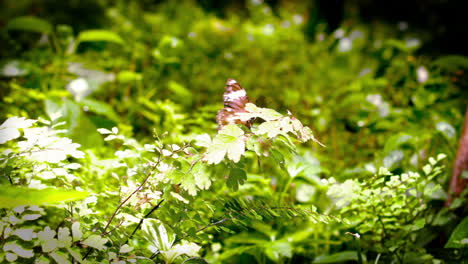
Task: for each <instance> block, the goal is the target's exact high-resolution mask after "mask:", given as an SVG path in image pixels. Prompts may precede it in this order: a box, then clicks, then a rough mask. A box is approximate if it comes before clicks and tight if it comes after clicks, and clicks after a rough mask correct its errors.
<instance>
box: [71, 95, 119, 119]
mask: <svg viewBox="0 0 468 264" xmlns="http://www.w3.org/2000/svg"><path fill="white" fill-rule="evenodd" d="M78 104H79V105H80V106H81V107H85V108H87V111H90V112H94V113H96V114H100V115H103V116H105V117H107V118H109V119H110V120H112V121H115V122H119V120H120V118H119V117H118V115H117V114H116V113H115V111H114V109H113V108H112V106H110V105H109V104H107V103H104V102H100V101H97V100H93V99H82V100H81V101H79V102H78Z"/></svg>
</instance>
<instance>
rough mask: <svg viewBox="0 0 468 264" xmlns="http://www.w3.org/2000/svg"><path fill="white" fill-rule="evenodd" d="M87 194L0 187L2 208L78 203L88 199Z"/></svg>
mask: <svg viewBox="0 0 468 264" xmlns="http://www.w3.org/2000/svg"><path fill="white" fill-rule="evenodd" d="M88 195H89V194H88V193H87V192H79V191H74V190H59V189H52V188H48V189H42V190H37V189H30V188H26V187H19V186H10V185H0V208H14V207H17V206H20V205H44V204H56V203H60V202H69V201H76V200H81V199H83V198H86V197H87V196H88Z"/></svg>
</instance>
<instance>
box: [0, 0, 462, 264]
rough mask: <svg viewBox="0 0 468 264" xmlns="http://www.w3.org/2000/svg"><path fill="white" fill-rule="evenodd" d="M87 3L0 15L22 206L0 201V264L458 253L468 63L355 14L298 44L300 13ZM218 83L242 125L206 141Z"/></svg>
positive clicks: (5, 180)
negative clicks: (232, 90)
mask: <svg viewBox="0 0 468 264" xmlns="http://www.w3.org/2000/svg"><path fill="white" fill-rule="evenodd" d="M27 2H28V1H26V2H22V3H17V2H15V3H14V5H13V4H10V5H9V6H15V7H16V8H18V10H21V8H22V7H24V8H26V7H25V6H27V5H28V4H27ZM78 2H79V3H78ZM78 2H77V3H73V4H76V5H78V6H81V7H83V6H85V5H86V4H83V3H82V1H78ZM98 2H99V3H98V4H93V6H94V5H96V6H99V7H100V8H102V9H103V10H104V11H105V12H103V13H102V14H100V15H99V19H97V17H89V16H83V17H80V19H70V18H69V17H68V16H66V17H65V18H66V19H65V20H64V19H63V17H61V15H63V14H62V13H61V12H55V14H53V15H51V16H50V17H47V21H49V22H47V21H45V20H42V19H41V18H38V17H24V16H22V15H24V14H31V13H33V14H35V12H34V10H36V9H34V8H33V9H31V10H29V11H27V12H26V11H25V12H24V14H20V16H17V15H16V14H17V13H15V12H17V11H15V12H13V11H11V12H12V13H11V14H10V15H9V16H8V17H5V18H4V19H3V21H2V22H4V23H3V24H4V25H5V30H4V31H2V32H1V33H2V34H0V41H1V42H2V45H3V44H4V45H5V48H3V49H1V50H0V54H1V56H4V58H3V57H2V59H1V61H0V76H1V81H0V98H1V99H0V109H1V111H0V122H3V123H2V124H1V125H0V184H1V185H0V186H1V189H2V190H3V189H5V191H1V190H0V192H1V194H0V200H2V199H3V201H4V200H5V199H9V201H11V198H12V196H15V200H14V201H13V202H11V203H10V202H9V203H8V204H7V203H3V201H0V203H1V204H2V206H0V207H7V208H4V209H3V210H1V213H0V219H1V220H0V248H1V249H2V250H0V262H2V263H3V262H10V263H32V262H38V263H54V262H56V263H119V264H120V263H155V262H156V263H160V262H166V263H207V262H208V263H286V262H288V263H339V262H345V261H349V262H350V261H356V260H357V261H358V262H362V263H366V262H367V260H369V261H368V262H372V263H391V262H392V261H393V262H400V263H412V262H415V263H437V262H438V261H442V262H443V261H450V256H447V255H443V254H439V252H438V251H437V250H433V249H434V248H438V247H439V248H443V247H444V246H447V248H451V247H453V248H461V249H463V244H464V239H465V237H466V236H465V235H466V234H465V233H464V232H463V231H464V230H465V229H466V228H464V227H465V225H466V223H465V222H466V221H465V220H463V219H462V217H463V216H464V211H463V210H464V206H465V205H466V198H465V196H463V195H462V196H461V197H459V198H457V199H455V200H454V202H453V203H452V205H451V206H449V207H444V203H445V202H446V199H447V196H448V195H450V194H449V193H447V192H446V191H445V190H446V186H448V181H449V172H450V169H445V168H444V166H446V167H447V168H449V167H448V166H451V164H453V160H454V157H455V151H456V147H457V138H458V137H459V136H460V135H459V132H458V131H461V127H462V125H463V113H464V109H465V107H466V98H467V97H466V96H465V95H466V91H465V90H466V89H465V90H464V89H463V88H464V87H465V86H466V84H467V82H466V78H465V76H464V75H463V73H464V72H466V58H465V57H463V56H459V55H456V56H446V57H438V58H432V57H427V56H423V55H421V54H420V50H419V46H420V45H421V41H424V38H423V37H421V39H418V38H417V37H419V35H417V34H414V32H409V31H401V30H397V29H396V27H394V26H393V25H383V24H372V25H363V24H360V23H359V20H358V19H355V18H353V19H351V20H348V21H347V22H345V23H343V25H342V26H341V27H340V28H339V29H337V30H336V31H335V32H333V33H331V34H327V33H326V32H323V31H321V29H320V26H319V27H317V35H316V36H315V40H313V41H308V40H307V38H306V37H305V36H304V34H303V32H304V30H305V29H306V27H307V25H306V24H307V23H309V22H310V21H309V22H307V19H309V18H308V17H309V15H307V10H308V9H310V8H311V7H310V6H307V5H306V4H298V5H297V6H294V5H293V6H292V7H291V6H289V5H286V2H284V3H283V2H282V1H280V2H281V3H279V7H278V8H277V9H275V10H272V9H271V8H270V7H269V6H268V5H267V4H266V3H262V1H252V2H249V3H246V7H245V10H243V11H244V12H236V10H237V8H238V7H237V6H236V7H233V9H232V10H229V12H227V13H226V16H225V17H223V18H218V17H215V16H213V14H211V13H207V12H205V11H204V10H203V9H201V8H200V7H199V6H198V5H197V4H196V3H195V2H192V1H182V2H177V3H176V2H173V1H164V2H163V3H159V4H150V3H147V2H145V1H115V2H111V1H98ZM36 5H37V6H39V7H42V5H45V2H44V3H38V4H35V5H33V7H35V6H36ZM15 10H17V9H15ZM96 10H100V9H99V8H96ZM88 11H90V13H89V14H90V15H91V14H94V13H93V12H94V11H95V10H88ZM91 11H93V12H91ZM63 12H65V10H63ZM4 13H7V11H4ZM77 13H80V12H74V13H73V15H76V14H77ZM80 14H81V13H80ZM187 14H190V16H187ZM69 15H70V14H69ZM15 17H16V18H15ZM10 18H11V19H10ZM88 19H90V21H88ZM53 21H66V22H65V23H70V24H69V25H63V24H56V23H55V22H53ZM99 21H100V22H99ZM52 22H53V23H52ZM61 23H63V22H61ZM90 28H91V29H90ZM227 78H236V79H237V80H239V81H240V82H241V83H242V85H243V87H245V89H246V91H247V93H248V96H249V98H250V100H251V101H252V102H255V104H254V103H250V104H248V105H247V106H246V108H245V112H242V113H239V114H238V118H239V119H240V120H244V121H246V120H251V121H252V126H251V127H245V126H240V125H228V126H225V127H224V128H223V129H221V130H220V131H218V132H217V133H216V124H215V116H216V112H217V111H218V110H219V109H221V107H222V93H223V83H224V82H225V80H226V79H227ZM287 109H289V110H291V111H289V110H287ZM291 112H292V113H294V116H293V115H292V114H291ZM283 113H285V114H283ZM299 120H301V121H299ZM303 124H304V125H303ZM305 125H309V126H310V127H311V128H312V129H313V132H312V129H310V128H309V127H307V126H305ZM316 137H317V138H318V139H320V142H323V143H325V145H326V146H327V147H321V146H320V145H323V144H322V143H320V142H319V141H318V140H317V138H316ZM296 143H301V144H296ZM438 153H445V155H446V160H445V161H444V160H442V158H441V157H442V156H437V154H438ZM431 156H434V157H435V156H437V158H435V159H431V158H430V159H428V158H427V157H431ZM426 160H428V163H429V164H425V163H426ZM377 168H380V169H377ZM24 190H27V193H26V194H25V193H24V192H25V191H24ZM43 193H46V194H47V195H43ZM54 193H55V194H59V195H58V196H54V197H53V201H52V200H51V199H49V198H50V197H49V196H48V195H51V196H53V195H54ZM85 193H87V194H89V196H87V197H85V198H84V197H82V196H81V195H82V194H85ZM75 194H77V196H75ZM38 196H39V197H38ZM65 196H66V197H65ZM70 196H72V197H70ZM78 197H81V198H84V199H75V198H78ZM71 198H73V199H71ZM59 201H60V202H59ZM26 202H27V203H28V204H29V205H20V206H16V207H14V205H19V204H20V203H26ZM55 202H57V203H55ZM39 204H40V207H39V206H37V205H39ZM5 205H7V206H5ZM455 223H460V224H459V226H458V227H457V228H455ZM350 232H351V233H350ZM346 234H351V235H353V236H348V235H346ZM448 238H450V239H449V240H448V241H447V239H448ZM453 261H454V263H460V262H461V260H460V258H457V259H455V260H453Z"/></svg>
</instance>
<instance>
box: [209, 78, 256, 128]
mask: <svg viewBox="0 0 468 264" xmlns="http://www.w3.org/2000/svg"><path fill="white" fill-rule="evenodd" d="M224 88H225V90H226V92H224V94H223V101H224V108H223V109H221V110H219V111H218V115H217V116H216V121H217V122H218V130H221V129H222V128H223V127H224V126H226V125H229V124H243V125H246V126H247V127H249V128H250V126H251V125H252V121H251V120H248V121H242V120H240V119H239V118H238V117H237V113H243V112H247V111H246V110H245V105H246V104H247V103H249V102H250V101H249V98H248V97H247V92H246V91H245V90H244V88H242V86H241V85H240V84H239V83H238V82H237V81H236V80H234V79H228V80H227V81H226V87H224Z"/></svg>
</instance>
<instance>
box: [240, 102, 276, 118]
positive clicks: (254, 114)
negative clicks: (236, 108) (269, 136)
mask: <svg viewBox="0 0 468 264" xmlns="http://www.w3.org/2000/svg"><path fill="white" fill-rule="evenodd" d="M245 110H246V111H247V113H238V114H237V115H238V116H239V119H240V120H242V121H247V120H250V119H252V118H261V119H263V120H265V121H272V120H277V119H280V118H281V117H283V115H282V114H280V113H278V112H276V111H275V110H273V109H269V108H262V107H258V106H256V105H255V104H252V103H248V104H246V105H245Z"/></svg>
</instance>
